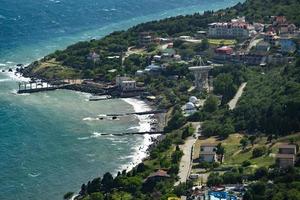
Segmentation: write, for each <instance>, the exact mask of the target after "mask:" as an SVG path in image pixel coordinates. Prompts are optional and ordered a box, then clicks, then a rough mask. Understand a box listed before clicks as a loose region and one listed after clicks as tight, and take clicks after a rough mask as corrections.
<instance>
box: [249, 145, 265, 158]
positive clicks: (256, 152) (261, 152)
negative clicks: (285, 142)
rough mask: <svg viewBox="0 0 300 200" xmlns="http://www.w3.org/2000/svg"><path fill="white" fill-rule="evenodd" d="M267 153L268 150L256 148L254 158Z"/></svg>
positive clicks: (253, 153) (253, 152)
mask: <svg viewBox="0 0 300 200" xmlns="http://www.w3.org/2000/svg"><path fill="white" fill-rule="evenodd" d="M265 153H266V148H265V147H257V148H254V149H253V151H252V157H253V158H258V157H260V156H262V155H264V154H265Z"/></svg>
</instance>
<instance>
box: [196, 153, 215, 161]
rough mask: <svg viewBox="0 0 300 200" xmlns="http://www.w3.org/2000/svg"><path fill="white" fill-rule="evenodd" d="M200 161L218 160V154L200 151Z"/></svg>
mask: <svg viewBox="0 0 300 200" xmlns="http://www.w3.org/2000/svg"><path fill="white" fill-rule="evenodd" d="M199 161H200V162H209V163H213V162H217V154H216V152H200V155H199Z"/></svg>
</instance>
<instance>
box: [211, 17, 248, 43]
mask: <svg viewBox="0 0 300 200" xmlns="http://www.w3.org/2000/svg"><path fill="white" fill-rule="evenodd" d="M249 28H250V26H249V24H247V23H246V22H245V18H238V19H232V20H231V22H225V23H223V22H215V23H211V24H209V28H208V37H210V38H231V39H246V38H249V36H250V30H249Z"/></svg>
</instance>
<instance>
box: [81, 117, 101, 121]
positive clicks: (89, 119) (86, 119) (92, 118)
mask: <svg viewBox="0 0 300 200" xmlns="http://www.w3.org/2000/svg"><path fill="white" fill-rule="evenodd" d="M82 120H83V121H98V120H99V118H94V117H86V118H83V119H82Z"/></svg>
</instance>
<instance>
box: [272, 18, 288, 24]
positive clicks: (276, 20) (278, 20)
mask: <svg viewBox="0 0 300 200" xmlns="http://www.w3.org/2000/svg"><path fill="white" fill-rule="evenodd" d="M286 22H287V19H286V17H285V16H276V17H275V19H274V22H273V25H275V26H278V25H281V24H285V23H286Z"/></svg>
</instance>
